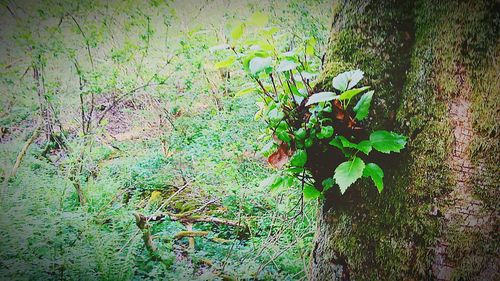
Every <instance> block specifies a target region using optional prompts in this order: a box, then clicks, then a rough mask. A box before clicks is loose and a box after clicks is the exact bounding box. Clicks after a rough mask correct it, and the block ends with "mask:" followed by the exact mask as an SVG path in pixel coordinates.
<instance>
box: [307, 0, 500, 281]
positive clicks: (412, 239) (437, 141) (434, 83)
mask: <svg viewBox="0 0 500 281" xmlns="http://www.w3.org/2000/svg"><path fill="white" fill-rule="evenodd" d="M334 10H335V15H334V17H333V26H332V33H331V38H330V42H329V48H328V53H327V63H326V64H325V69H324V70H323V75H322V78H321V82H320V83H319V84H318V86H317V90H330V88H331V86H330V82H331V78H332V77H333V76H335V75H336V74H338V73H339V72H341V71H345V70H350V69H354V68H360V69H362V70H363V71H365V73H366V77H367V80H368V81H365V82H367V84H368V85H372V88H373V89H375V91H376V92H375V96H374V102H373V104H372V110H371V116H373V117H372V118H371V119H370V120H369V121H368V122H367V124H365V125H366V126H367V127H368V128H370V129H387V130H396V131H399V132H401V133H403V134H406V135H407V136H409V142H408V146H407V149H406V150H405V152H404V153H402V154H396V155H389V156H385V157H384V158H380V159H379V162H378V163H380V164H381V166H382V168H383V169H384V170H385V171H386V172H385V173H386V176H385V178H384V181H385V189H384V191H383V193H382V194H380V195H379V194H377V192H376V189H375V187H373V186H370V184H369V183H368V182H366V183H365V182H363V181H361V182H360V183H359V184H357V185H356V186H352V187H350V188H349V189H348V191H347V192H346V193H345V194H344V195H343V196H339V194H338V193H335V192H332V193H331V194H328V195H327V198H326V199H325V200H324V201H323V202H322V208H321V210H320V213H319V214H318V219H319V224H318V229H317V235H316V241H315V247H314V250H313V253H312V257H311V277H312V279H313V280H499V279H500V275H499V263H500V257H499V253H498V249H499V237H498V230H499V224H498V210H499V201H498V198H499V195H500V194H499V187H500V173H499V172H500V171H499V166H498V163H500V145H499V140H500V132H499V123H500V122H498V121H499V119H500V116H499V111H498V108H499V106H500V93H499V89H500V78H499V73H500V65H499V64H500V60H499V57H500V56H499V55H500V47H499V38H500V32H499V29H500V27H499V25H500V16H499V12H498V11H500V5H499V3H498V2H497V3H494V1H451V0H450V1H430V0H424V1H414V2H412V1H382V0H380V1H375V0H373V1H369V0H364V1H363V0H359V1H352V0H349V1H347V0H345V1H340V2H339V3H336V4H335V9H334ZM333 168H334V167H333Z"/></svg>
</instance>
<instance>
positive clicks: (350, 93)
mask: <svg viewBox="0 0 500 281" xmlns="http://www.w3.org/2000/svg"><path fill="white" fill-rule="evenodd" d="M369 88H370V87H369V86H366V87H361V88H356V89H350V90H347V91H345V92H343V93H342V94H340V96H339V100H350V99H352V98H353V97H354V96H356V95H358V94H360V93H362V92H364V91H366V90H368V89H369Z"/></svg>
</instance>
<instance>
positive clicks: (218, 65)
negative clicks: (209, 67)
mask: <svg viewBox="0 0 500 281" xmlns="http://www.w3.org/2000/svg"><path fill="white" fill-rule="evenodd" d="M235 61H236V57H234V56H231V57H229V58H227V59H226V60H223V61H220V62H218V63H216V64H215V68H217V69H219V68H225V67H228V66H231V65H232V64H233V63H234V62H235Z"/></svg>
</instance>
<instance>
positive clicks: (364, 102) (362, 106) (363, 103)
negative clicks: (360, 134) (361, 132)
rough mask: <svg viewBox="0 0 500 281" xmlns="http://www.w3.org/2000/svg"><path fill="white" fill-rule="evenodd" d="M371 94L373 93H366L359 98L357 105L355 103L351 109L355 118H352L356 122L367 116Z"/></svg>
mask: <svg viewBox="0 0 500 281" xmlns="http://www.w3.org/2000/svg"><path fill="white" fill-rule="evenodd" d="M373 93H374V91H368V92H366V93H364V94H363V95H362V96H361V98H360V99H359V101H358V103H356V106H354V108H353V110H354V112H356V116H355V117H354V118H356V119H357V120H363V119H365V118H366V117H367V116H368V111H369V110H370V105H371V102H372V97H373Z"/></svg>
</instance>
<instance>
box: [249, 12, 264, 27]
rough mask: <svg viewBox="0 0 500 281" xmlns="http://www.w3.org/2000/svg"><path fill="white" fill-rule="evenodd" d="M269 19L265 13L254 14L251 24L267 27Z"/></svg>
mask: <svg viewBox="0 0 500 281" xmlns="http://www.w3.org/2000/svg"><path fill="white" fill-rule="evenodd" d="M267 20H268V17H267V15H266V14H264V13H260V12H256V13H254V14H253V15H252V16H251V17H250V20H249V23H250V24H253V25H255V26H258V27H263V26H266V24H267Z"/></svg>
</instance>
